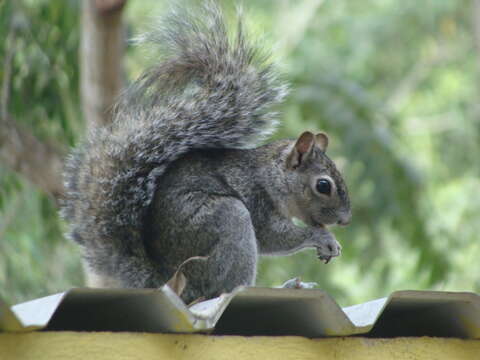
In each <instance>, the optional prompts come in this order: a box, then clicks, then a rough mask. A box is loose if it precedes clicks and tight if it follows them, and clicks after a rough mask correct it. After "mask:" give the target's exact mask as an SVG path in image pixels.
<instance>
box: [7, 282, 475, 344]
mask: <svg viewBox="0 0 480 360" xmlns="http://www.w3.org/2000/svg"><path fill="white" fill-rule="evenodd" d="M20 324H21V325H20ZM32 329H43V330H47V331H48V330H73V331H142V332H169V333H192V332H209V333H214V334H229V335H232V334H235V335H300V336H307V337H326V336H354V335H362V336H369V337H394V336H442V337H459V338H470V339H479V338H480V296H479V295H477V294H474V293H466V292H437V291H397V292H394V293H392V294H391V295H390V296H389V297H388V298H383V299H378V300H373V301H369V302H367V303H364V304H359V305H354V306H350V307H347V308H343V309H342V308H341V307H340V306H339V305H338V304H337V303H336V302H335V300H334V299H333V298H332V297H331V296H329V295H328V294H327V293H325V292H323V291H321V290H315V289H311V290H305V289H271V288H239V289H237V290H236V291H234V292H233V293H231V294H224V295H222V296H221V297H219V298H216V299H212V300H208V301H204V302H201V303H198V304H196V305H193V306H191V307H190V308H188V307H187V306H186V305H185V304H184V303H183V302H182V301H181V300H180V298H179V297H178V296H177V295H175V294H174V293H173V292H172V291H171V290H170V289H169V288H168V287H166V286H165V287H163V288H161V289H159V290H152V289H82V288H78V289H72V290H70V291H67V292H65V293H61V294H56V295H52V296H48V297H46V298H42V299H37V300H33V301H30V302H27V303H23V304H19V305H16V306H13V307H12V308H9V307H7V306H6V304H4V303H2V302H0V331H20V330H22V331H27V330H32Z"/></svg>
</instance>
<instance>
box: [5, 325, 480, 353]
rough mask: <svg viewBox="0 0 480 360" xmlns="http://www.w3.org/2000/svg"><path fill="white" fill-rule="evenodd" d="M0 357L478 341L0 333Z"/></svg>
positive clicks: (468, 344) (472, 348) (402, 347)
mask: <svg viewBox="0 0 480 360" xmlns="http://www.w3.org/2000/svg"><path fill="white" fill-rule="evenodd" d="M0 359H2V360H4V359H6V360H10V359H15V360H23V359H32V360H33V359H34V360H44V359H45V360H47V359H48V360H55V359H67V360H75V359H82V360H84V359H91V360H103V359H115V360H123V359H142V360H150V359H152V360H153V359H155V360H159V359H194V360H203V359H209V360H211V359H225V360H236V359H242V360H244V359H247V360H254V359H260V360H269V359H272V360H273V359H275V360H277V359H281V360H283V359H286V360H288V359H316V360H318V359H335V360H341V359H355V360H363V359H369V360H371V359H378V360H383V359H408V360H413V359H415V360H423V359H429V360H431V359H436V360H443V359H445V360H447V359H448V360H451V359H472V360H473V359H480V340H460V339H443V338H428V337H421V338H395V339H367V338H331V339H316V340H311V339H306V338H302V337H295V336H285V337H261V336H255V337H243V336H205V335H167V334H143V333H107V332H103V333H80V332H43V333H40V332H29V333H0Z"/></svg>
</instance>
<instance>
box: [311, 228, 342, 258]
mask: <svg viewBox="0 0 480 360" xmlns="http://www.w3.org/2000/svg"><path fill="white" fill-rule="evenodd" d="M315 247H316V248H317V255H318V258H319V259H320V260H322V261H324V262H325V264H328V263H329V261H330V260H331V259H332V257H336V256H340V254H341V253H342V246H341V245H340V244H339V243H338V241H337V240H336V239H335V236H334V235H333V234H332V233H331V232H329V231H326V230H325V233H324V234H323V235H322V238H321V239H320V242H319V243H318V244H316V245H315Z"/></svg>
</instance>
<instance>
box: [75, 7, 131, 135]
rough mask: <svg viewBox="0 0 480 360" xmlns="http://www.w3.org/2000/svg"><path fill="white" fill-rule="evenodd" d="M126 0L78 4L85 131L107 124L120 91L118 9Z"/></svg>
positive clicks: (120, 37) (121, 34) (121, 31)
mask: <svg viewBox="0 0 480 360" xmlns="http://www.w3.org/2000/svg"><path fill="white" fill-rule="evenodd" d="M125 2H126V0H84V1H82V7H83V8H82V27H81V51H80V66H81V78H80V81H81V85H80V87H81V89H80V91H81V98H82V108H83V113H84V116H85V119H86V121H87V123H88V127H89V128H94V127H96V126H98V125H105V124H108V123H109V122H110V120H111V108H112V105H113V103H114V101H115V98H116V97H117V96H118V94H119V93H120V89H121V88H122V83H123V79H122V66H121V65H122V59H123V50H124V49H123V48H124V47H123V38H124V36H123V27H122V18H121V17H122V9H123V7H124V5H125Z"/></svg>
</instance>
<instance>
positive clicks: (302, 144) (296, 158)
mask: <svg viewBox="0 0 480 360" xmlns="http://www.w3.org/2000/svg"><path fill="white" fill-rule="evenodd" d="M314 144H315V136H314V135H313V134H312V133H311V132H310V131H305V132H304V133H303V134H302V135H300V137H299V138H298V139H297V141H296V143H295V145H294V146H293V148H292V150H291V151H290V154H288V157H287V167H288V168H290V169H296V168H297V167H299V166H300V165H301V164H302V162H304V161H305V160H307V158H308V157H309V156H310V155H311V153H312V149H313V145H314Z"/></svg>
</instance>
